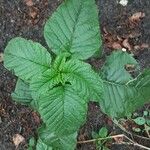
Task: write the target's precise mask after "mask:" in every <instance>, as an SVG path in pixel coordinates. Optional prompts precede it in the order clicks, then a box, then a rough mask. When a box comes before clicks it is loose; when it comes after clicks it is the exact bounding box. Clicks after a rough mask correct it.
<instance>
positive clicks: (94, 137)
mask: <svg viewBox="0 0 150 150" xmlns="http://www.w3.org/2000/svg"><path fill="white" fill-rule="evenodd" d="M92 138H93V139H97V138H99V135H98V134H97V133H96V132H94V131H92Z"/></svg>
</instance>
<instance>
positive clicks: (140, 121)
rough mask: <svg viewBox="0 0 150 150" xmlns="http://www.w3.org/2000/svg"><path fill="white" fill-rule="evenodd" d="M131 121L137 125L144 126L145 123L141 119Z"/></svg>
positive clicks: (143, 119)
mask: <svg viewBox="0 0 150 150" xmlns="http://www.w3.org/2000/svg"><path fill="white" fill-rule="evenodd" d="M133 121H134V122H135V123H136V124H138V125H144V124H145V123H146V120H145V118H143V117H137V118H135V119H133Z"/></svg>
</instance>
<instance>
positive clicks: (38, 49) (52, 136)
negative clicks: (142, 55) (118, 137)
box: [4, 0, 150, 150]
mask: <svg viewBox="0 0 150 150" xmlns="http://www.w3.org/2000/svg"><path fill="white" fill-rule="evenodd" d="M44 37H45V40H46V42H47V45H48V46H49V48H50V49H51V51H52V53H53V56H54V57H52V55H51V54H50V53H49V51H47V50H46V48H44V47H43V46H42V45H41V44H39V43H37V42H33V41H31V40H26V39H24V38H21V37H17V38H14V39H12V40H11V41H10V42H9V43H8V45H7V47H6V49H5V53H4V66H5V67H6V68H7V69H8V70H10V71H12V72H14V74H15V75H16V76H18V81H17V84H16V89H15V91H14V93H13V94H12V98H13V99H14V100H15V101H17V102H21V103H22V104H25V105H29V106H31V107H32V108H33V109H35V110H36V111H38V112H39V114H40V115H41V118H42V120H43V124H42V127H41V128H40V129H39V130H38V140H37V144H36V146H35V147H36V149H40V150H42V149H43V150H45V149H48V150H49V149H54V150H56V149H60V150H66V149H67V150H72V149H74V148H75V146H76V138H77V131H78V129H79V128H80V127H81V126H82V125H83V124H84V123H85V121H86V113H87V104H88V102H89V101H95V102H98V103H99V104H100V106H101V108H102V110H103V112H104V113H106V114H108V115H110V116H111V117H112V118H119V117H123V116H127V115H128V114H129V113H132V112H133V111H134V110H135V109H136V108H137V107H139V106H141V105H143V104H144V103H145V102H147V101H148V100H149V99H150V94H149V87H150V80H149V79H150V70H149V69H147V70H145V71H144V72H143V73H141V74H140V75H139V76H138V77H137V78H135V79H133V78H132V76H131V75H130V74H129V73H128V72H127V71H126V69H125V65H129V64H130V65H134V66H135V67H137V66H138V63H137V62H136V60H135V59H134V58H133V57H132V56H131V55H129V54H127V53H126V52H122V51H118V52H113V53H112V54H111V55H110V56H109V57H108V58H107V60H106V63H105V65H104V66H103V68H102V70H101V71H97V72H95V71H94V70H93V69H92V67H91V65H90V64H88V63H86V62H85V60H87V59H88V58H90V57H92V56H94V55H96V54H98V53H100V51H101V50H100V47H101V38H100V32H99V23H98V13H97V9H96V4H95V1H94V0H66V1H64V2H63V3H62V4H61V5H60V6H59V7H58V9H57V11H56V12H54V14H53V15H52V16H51V17H50V19H48V21H47V23H46V25H45V27H44ZM30 145H31V146H30V149H32V146H33V145H34V144H33V143H32V141H31V143H30Z"/></svg>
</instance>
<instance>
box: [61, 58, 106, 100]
mask: <svg viewBox="0 0 150 150" xmlns="http://www.w3.org/2000/svg"><path fill="white" fill-rule="evenodd" d="M62 72H64V74H63V75H64V77H63V78H67V79H65V80H68V81H69V82H70V83H71V84H72V86H73V88H74V89H75V90H76V91H77V92H78V93H80V94H81V95H83V96H86V97H87V98H88V99H91V100H92V101H98V100H99V99H100V98H101V96H102V92H103V83H102V80H101V78H100V77H99V75H98V74H97V73H95V72H94V71H93V70H92V68H91V66H90V65H89V64H87V63H84V62H81V61H79V60H75V59H74V60H73V59H72V60H70V61H68V62H66V63H65V65H64V66H63V68H62Z"/></svg>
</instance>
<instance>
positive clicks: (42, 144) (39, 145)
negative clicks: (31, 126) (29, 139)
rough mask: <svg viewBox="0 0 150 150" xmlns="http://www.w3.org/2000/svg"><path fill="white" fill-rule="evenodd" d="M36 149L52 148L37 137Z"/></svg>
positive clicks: (49, 149)
mask: <svg viewBox="0 0 150 150" xmlns="http://www.w3.org/2000/svg"><path fill="white" fill-rule="evenodd" d="M36 150H53V149H52V147H50V146H48V145H46V144H45V143H44V142H43V141H42V140H41V139H38V142H37V145H36Z"/></svg>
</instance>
